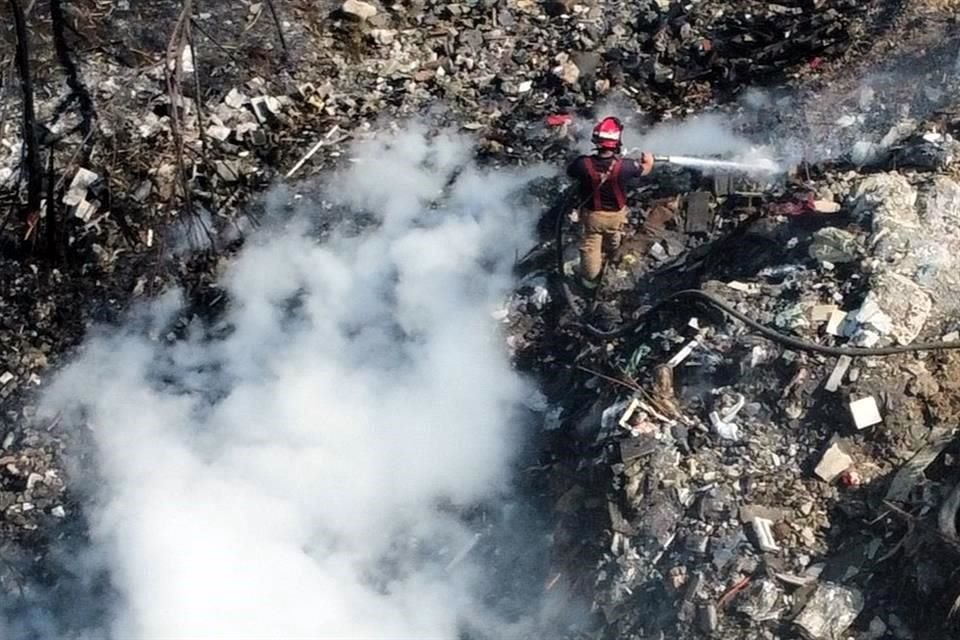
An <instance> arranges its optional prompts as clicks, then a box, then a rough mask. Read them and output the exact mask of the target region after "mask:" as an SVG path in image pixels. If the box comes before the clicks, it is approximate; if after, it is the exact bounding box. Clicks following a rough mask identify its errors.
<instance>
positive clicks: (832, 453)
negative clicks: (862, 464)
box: [813, 442, 853, 482]
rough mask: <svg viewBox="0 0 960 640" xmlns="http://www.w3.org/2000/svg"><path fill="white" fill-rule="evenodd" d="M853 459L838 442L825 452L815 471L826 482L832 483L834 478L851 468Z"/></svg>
mask: <svg viewBox="0 0 960 640" xmlns="http://www.w3.org/2000/svg"><path fill="white" fill-rule="evenodd" d="M852 464H853V458H851V457H850V456H849V455H847V453H846V452H845V451H844V450H843V449H841V448H840V445H839V444H837V443H836V442H835V443H833V444H832V445H830V447H829V448H828V449H827V450H826V451H824V452H823V457H822V458H820V462H819V463H818V464H817V467H816V469H814V470H813V472H814V473H815V474H817V476H818V477H819V478H820V479H821V480H823V481H824V482H832V481H833V480H834V478H836V477H837V476H839V475H840V474H841V473H843V472H844V471H846V470H847V469H849V468H850V465H852Z"/></svg>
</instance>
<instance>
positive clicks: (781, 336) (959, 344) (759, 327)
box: [554, 158, 960, 358]
mask: <svg viewBox="0 0 960 640" xmlns="http://www.w3.org/2000/svg"><path fill="white" fill-rule="evenodd" d="M658 159H660V160H661V161H669V160H670V158H658ZM684 159H685V160H686V158H684ZM691 160H696V159H691ZM710 162H715V161H710ZM569 201H570V197H569V195H566V196H565V197H564V198H563V199H562V201H561V202H560V203H559V204H558V205H556V206H560V207H563V209H562V210H560V211H559V212H558V215H557V216H556V226H555V232H556V237H555V244H556V247H555V249H556V260H557V264H556V267H557V273H558V276H559V279H560V289H561V291H562V292H563V296H564V298H565V300H566V303H567V305H568V306H569V307H570V309H571V310H572V311H573V312H574V313H575V314H576V315H577V316H578V317H579V318H581V319H582V317H583V314H582V313H581V312H580V311H578V310H577V304H576V302H575V297H574V295H573V293H572V292H571V291H570V287H569V285H568V283H567V282H566V277H565V274H564V260H563V246H564V245H563V227H564V224H563V221H564V218H566V213H565V212H566V211H569V210H570V208H571V207H568V206H566V205H567V204H568V203H569ZM585 202H586V199H584V200H583V201H582V202H581V203H580V204H579V205H578V207H577V208H580V207H582V206H583V204H584V203H585ZM556 206H555V207H554V210H556ZM682 299H689V300H697V301H699V302H703V303H706V304H708V305H710V306H712V307H714V308H716V309H718V310H719V311H721V312H723V313H724V314H726V315H728V316H730V317H732V318H734V319H736V320H739V321H740V322H742V323H743V324H744V325H746V326H747V327H748V328H750V329H752V330H753V331H754V332H756V333H758V334H760V335H762V336H763V337H765V338H767V339H768V340H771V341H772V342H775V343H777V344H780V345H783V346H784V347H787V348H788V349H792V350H794V351H805V352H809V353H819V354H823V355H828V356H849V357H853V358H856V357H868V356H890V355H896V354H899V353H913V352H917V351H944V350H953V349H960V341H953V342H944V341H938V342H918V343H913V344H907V345H894V346H888V347H831V346H826V345H822V344H819V343H816V342H812V341H810V340H804V339H802V338H796V337H794V336H791V335H788V334H785V333H783V332H782V331H778V330H777V329H774V328H773V327H769V326H767V325H765V324H763V323H761V322H757V321H756V320H754V319H753V318H750V317H749V316H747V315H746V314H744V313H743V312H741V311H738V310H737V309H736V308H735V307H734V306H733V305H731V304H730V303H729V302H727V301H726V300H724V299H723V298H721V297H719V296H717V295H714V294H712V293H708V292H706V291H704V290H702V289H683V290H681V291H677V292H674V293H671V294H669V295H667V296H666V297H664V298H661V299H660V300H659V301H657V302H655V303H654V304H653V305H650V306H649V307H647V308H646V309H644V310H643V311H642V313H641V314H640V315H639V316H638V317H637V318H635V319H633V320H632V321H631V322H630V323H628V324H627V325H624V326H622V327H619V328H617V329H614V330H611V331H604V330H603V329H600V328H599V327H596V326H594V325H592V324H590V323H589V322H582V323H579V324H580V326H581V327H582V328H583V329H584V330H586V331H587V333H589V334H591V335H592V336H593V337H596V338H601V339H605V340H612V339H615V338H620V337H623V336H626V335H628V334H630V333H633V332H635V331H636V330H638V329H639V328H640V327H641V326H643V325H644V323H645V322H646V321H647V319H648V318H649V317H651V316H652V315H653V314H654V313H655V312H657V311H659V310H660V309H662V308H664V307H666V306H667V305H668V304H670V303H672V302H676V301H678V300H682Z"/></svg>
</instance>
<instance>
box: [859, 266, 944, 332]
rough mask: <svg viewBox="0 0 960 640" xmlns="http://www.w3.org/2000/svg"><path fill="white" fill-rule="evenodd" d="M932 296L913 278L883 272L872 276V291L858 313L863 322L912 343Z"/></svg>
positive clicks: (931, 302) (921, 327) (923, 321)
mask: <svg viewBox="0 0 960 640" xmlns="http://www.w3.org/2000/svg"><path fill="white" fill-rule="evenodd" d="M932 309H933V300H932V299H931V298H930V296H929V295H928V294H927V293H926V292H925V291H924V290H923V289H921V288H920V286H919V285H918V284H916V283H915V282H914V281H913V280H911V279H910V278H906V277H904V276H902V275H900V274H897V273H892V272H889V271H888V272H883V273H880V274H878V275H877V276H875V277H874V278H873V281H872V282H871V289H870V292H869V293H868V294H867V297H866V298H864V301H863V306H862V307H861V308H860V311H859V312H858V313H857V322H858V323H859V324H861V325H873V326H872V327H867V328H872V329H873V330H875V331H876V332H877V333H879V334H881V335H883V334H886V333H889V334H890V335H891V336H892V337H893V338H894V340H896V341H897V342H898V343H899V344H910V343H911V342H913V341H914V340H915V339H916V337H917V336H918V335H919V334H920V331H922V330H923V326H924V325H925V324H926V322H927V318H928V317H929V315H930V311H931V310H932Z"/></svg>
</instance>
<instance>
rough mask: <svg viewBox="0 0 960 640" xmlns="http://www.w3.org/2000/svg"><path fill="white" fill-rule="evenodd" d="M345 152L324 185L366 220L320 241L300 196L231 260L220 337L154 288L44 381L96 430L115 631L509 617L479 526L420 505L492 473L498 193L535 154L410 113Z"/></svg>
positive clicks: (499, 405)
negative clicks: (480, 152)
mask: <svg viewBox="0 0 960 640" xmlns="http://www.w3.org/2000/svg"><path fill="white" fill-rule="evenodd" d="M355 151H356V153H355V157H356V159H357V162H356V164H355V165H354V166H353V167H352V168H350V169H349V170H347V171H346V172H344V173H343V174H341V175H340V176H338V177H337V179H336V180H333V181H331V183H330V185H329V190H328V191H326V197H327V198H329V199H330V200H331V202H335V203H337V204H338V205H341V206H348V207H352V208H355V209H358V210H360V209H362V210H365V211H367V212H369V213H370V214H372V215H373V217H374V218H375V219H376V226H375V228H372V229H370V230H368V231H367V232H365V233H364V234H362V235H359V236H357V235H344V234H336V233H335V234H334V235H333V236H332V237H331V239H330V240H329V241H327V242H324V243H318V242H317V241H316V240H315V239H314V237H312V236H311V235H310V234H308V233H306V232H305V231H304V229H306V228H308V227H309V226H310V223H311V217H313V216H316V215H318V212H319V211H321V208H317V207H314V206H312V205H301V206H300V211H299V214H298V215H297V216H295V217H294V218H293V220H292V221H290V222H288V223H287V224H286V225H285V226H284V228H281V229H275V230H273V231H272V232H268V233H265V234H264V235H263V237H260V238H257V239H256V240H255V242H253V243H251V245H250V246H249V247H248V248H246V249H245V250H244V251H243V252H242V253H241V254H240V256H239V257H238V258H237V260H236V261H235V262H234V263H233V264H232V265H231V266H230V267H229V268H228V271H227V274H226V276H225V278H224V286H225V288H226V290H227V292H228V295H229V299H230V304H229V305H228V308H227V311H226V313H225V315H224V317H223V318H222V319H221V320H220V321H219V322H220V323H221V324H224V325H229V327H230V331H229V332H227V336H226V337H225V338H222V339H213V338H212V337H211V330H208V329H207V328H204V327H203V325H202V323H192V324H191V325H190V326H189V327H188V328H187V330H186V331H185V332H184V333H185V337H184V338H183V339H182V340H181V339H174V338H173V336H172V335H169V334H168V333H167V332H168V331H169V330H168V329H166V328H165V327H167V326H168V325H169V323H170V321H171V320H172V319H175V318H176V317H177V315H178V314H180V313H181V312H182V307H181V306H180V304H179V303H178V302H176V300H175V299H173V298H171V297H169V296H168V297H167V298H166V299H165V300H164V301H161V302H158V303H154V304H153V305H152V306H149V307H147V308H145V309H143V310H142V311H140V315H141V319H140V322H138V323H137V325H138V327H139V329H119V330H110V331H103V332H100V334H99V335H98V336H97V337H95V338H93V339H91V340H90V341H89V342H88V343H87V344H86V345H85V346H84V348H83V350H82V353H81V354H80V355H79V357H78V358H77V359H76V361H75V362H73V363H72V364H70V365H69V366H68V367H67V368H66V369H65V370H64V371H63V372H62V374H61V375H59V376H58V377H57V379H56V381H55V382H54V383H53V385H52V387H51V389H50V391H49V393H48V394H47V399H46V405H47V409H48V410H56V411H62V412H63V413H64V415H65V416H67V418H66V419H68V420H71V419H73V420H76V419H78V418H79V417H80V416H83V419H84V421H85V423H86V424H87V425H88V426H89V428H90V429H92V433H93V434H94V435H93V437H94V441H95V445H96V448H97V452H96V459H97V461H98V463H97V468H96V470H95V472H96V474H97V476H98V477H99V480H100V487H99V490H98V492H97V495H96V496H95V497H94V498H93V499H92V500H91V502H90V503H88V509H89V517H90V520H91V536H92V541H93V545H94V548H95V550H96V551H97V552H98V553H99V554H102V557H103V560H104V562H105V564H106V565H107V566H108V567H109V568H110V571H111V576H112V580H113V582H114V584H115V586H116V588H117V590H118V591H119V592H120V594H121V596H122V597H121V598H120V599H119V600H118V601H117V602H116V603H115V605H114V610H113V612H112V613H113V620H112V622H111V626H110V630H109V631H110V634H111V635H112V637H126V638H138V637H168V638H183V637H198V636H202V637H230V638H262V637H289V638H295V637H301V638H308V637H309V638H316V637H321V636H322V637H338V638H376V637H380V638H397V637H434V638H455V637H458V636H457V634H458V629H460V628H461V627H462V626H464V625H467V626H475V627H477V628H483V629H485V630H486V633H488V634H490V633H491V630H492V629H498V625H503V626H502V629H500V630H499V631H497V633H494V634H493V635H491V636H490V637H501V638H502V637H509V636H510V635H511V634H515V633H519V630H518V627H517V626H515V625H516V622H515V621H513V622H510V621H507V620H498V617H497V612H496V611H493V610H490V609H488V608H487V607H486V606H485V605H484V604H483V598H482V595H483V594H481V593H478V592H477V587H478V585H480V584H482V583H483V581H484V567H483V566H481V564H479V563H478V562H477V561H476V559H475V557H474V554H471V553H469V552H467V553H464V552H463V549H470V548H471V545H473V544H475V540H474V537H475V532H473V531H471V530H470V528H469V527H468V526H467V525H466V524H465V523H464V522H463V521H462V520H461V519H460V518H458V517H457V515H456V513H457V510H456V509H455V508H454V509H443V510H438V509H437V507H436V505H437V504H438V503H449V504H452V505H454V506H456V505H461V506H466V505H471V504H474V503H476V502H478V501H480V500H482V499H488V498H495V497H496V496H497V495H498V494H499V493H501V492H504V491H507V490H508V489H509V479H510V475H511V474H510V469H511V462H512V459H513V455H514V452H515V450H516V448H517V446H518V442H519V438H520V434H519V433H518V432H517V429H516V428H515V426H514V425H515V424H517V423H516V420H515V417H516V413H517V408H518V407H520V406H521V403H522V401H524V400H525V399H526V397H527V396H528V395H529V394H530V392H531V390H530V388H529V383H527V382H525V381H524V380H523V379H522V378H521V377H520V376H519V375H518V374H517V373H516V372H515V371H513V370H512V369H511V366H510V363H509V361H508V359H507V356H506V353H505V350H504V349H503V348H501V347H498V346H497V345H498V340H497V335H496V323H495V322H493V321H492V320H491V319H490V311H491V310H492V309H493V308H494V306H495V305H496V303H497V301H498V300H499V298H500V297H501V295H502V294H503V292H504V291H505V290H507V289H508V287H509V286H510V282H511V276H510V268H511V266H512V262H513V260H514V257H515V255H516V254H517V253H518V252H523V251H525V250H526V249H527V248H528V247H529V246H530V245H531V243H532V236H531V229H532V227H533V224H534V223H535V220H536V214H537V212H526V211H517V210H516V208H515V206H516V205H515V202H514V201H513V198H512V195H513V193H514V192H516V191H517V190H518V189H519V188H521V187H522V186H523V185H524V183H525V182H526V181H528V180H529V179H530V177H531V176H533V175H536V174H537V172H536V171H535V170H532V171H522V172H515V171H512V172H500V171H493V170H491V171H486V170H481V169H480V168H478V167H477V166H475V165H474V164H473V163H472V161H471V160H470V157H471V154H470V148H469V146H468V144H467V142H466V141H465V140H463V139H460V138H457V137H455V136H451V135H439V136H436V137H428V136H426V135H425V134H424V132H423V131H421V130H420V129H418V128H417V127H411V128H409V129H402V130H398V131H395V132H393V133H390V134H388V135H382V136H378V137H376V138H373V139H371V140H370V141H368V142H367V143H364V144H361V145H359V146H358V147H357V148H356V150H355ZM454 172H456V173H457V176H458V177H457V179H456V180H455V181H451V176H452V175H453V173H454ZM444 192H445V197H442V198H441V195H443V194H444ZM431 206H432V207H433V208H431ZM505 228H509V229H511V230H512V231H513V232H512V233H510V234H504V233H503V229H505ZM171 295H173V294H171ZM294 298H295V299H296V304H295V305H293V306H291V305H290V304H289V302H290V301H291V300H293V299H294ZM144 323H145V324H144ZM143 326H148V327H150V328H151V329H150V330H148V331H143V330H140V329H142V327H143ZM90 471H91V472H93V471H94V470H92V469H91V470H90ZM535 606H536V605H535V603H531V607H534V608H535ZM508 623H509V624H508ZM520 626H523V625H520ZM526 631H529V629H527V630H526ZM504 634H506V635H504Z"/></svg>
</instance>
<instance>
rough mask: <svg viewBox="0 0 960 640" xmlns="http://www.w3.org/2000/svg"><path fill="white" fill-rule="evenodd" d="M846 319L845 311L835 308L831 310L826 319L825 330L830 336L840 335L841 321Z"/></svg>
mask: <svg viewBox="0 0 960 640" xmlns="http://www.w3.org/2000/svg"><path fill="white" fill-rule="evenodd" d="M846 319H847V312H846V311H840V310H839V309H837V310H836V311H833V312H831V313H830V317H829V318H828V319H827V327H826V329H825V331H826V332H827V333H828V334H829V335H831V336H839V335H841V333H842V331H841V326H842V325H843V321H844V320H846Z"/></svg>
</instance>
